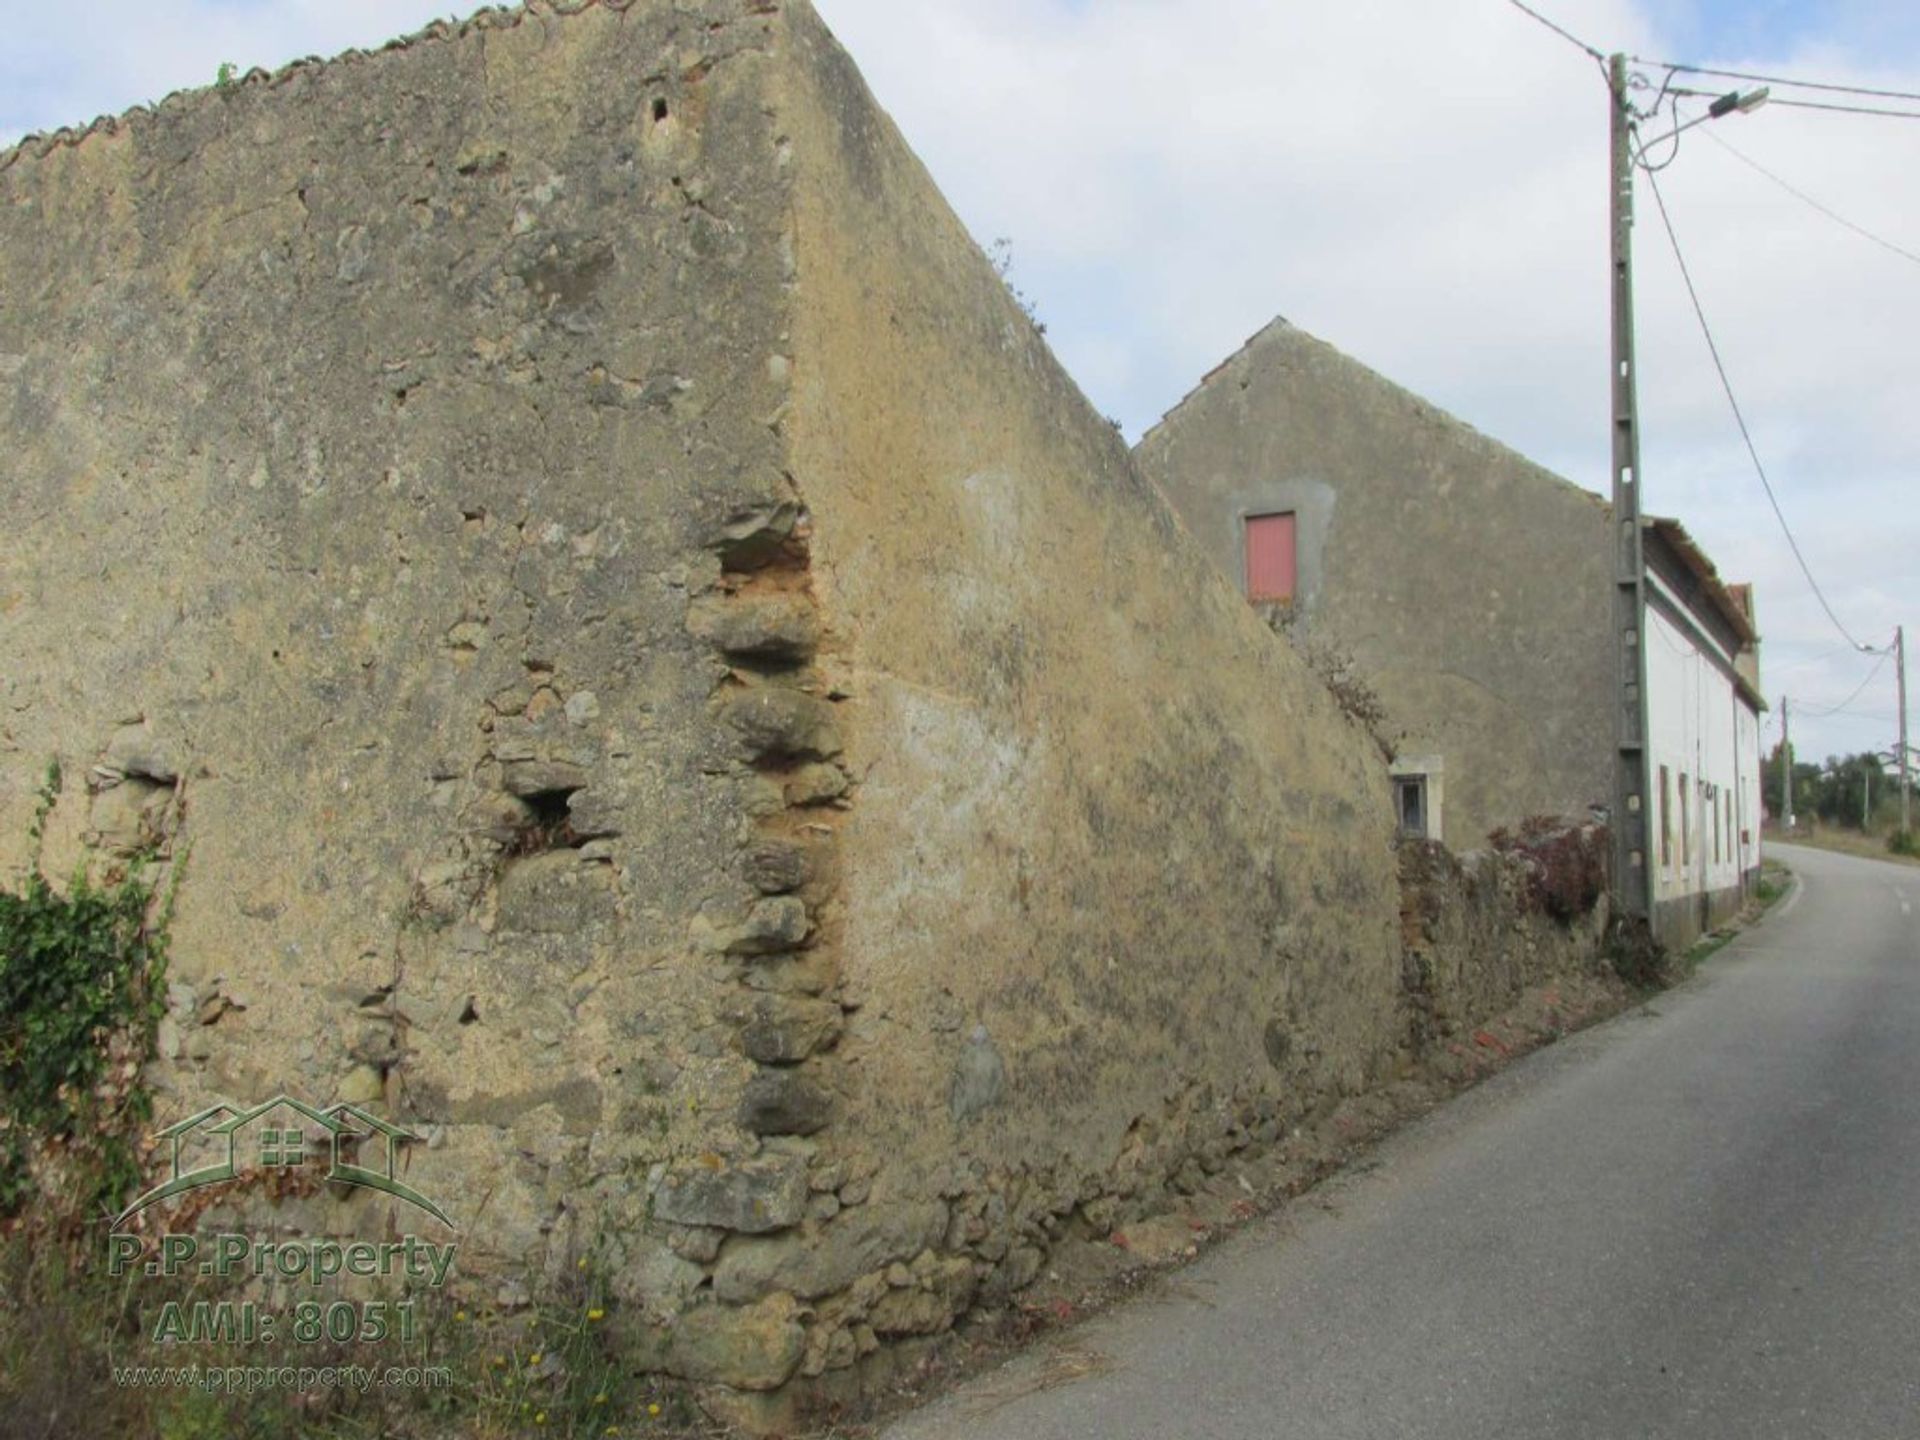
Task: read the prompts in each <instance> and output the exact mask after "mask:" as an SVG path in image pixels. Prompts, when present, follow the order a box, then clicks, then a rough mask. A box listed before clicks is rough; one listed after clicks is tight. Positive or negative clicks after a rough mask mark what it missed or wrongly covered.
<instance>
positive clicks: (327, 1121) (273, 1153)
mask: <svg viewBox="0 0 1920 1440" xmlns="http://www.w3.org/2000/svg"><path fill="white" fill-rule="evenodd" d="M376 1136H377V1137H378V1138H379V1140H384V1141H385V1142H386V1143H385V1145H384V1146H383V1147H381V1148H383V1149H384V1150H385V1152H386V1164H385V1167H384V1168H383V1169H373V1168H371V1167H369V1166H365V1165H361V1164H358V1163H355V1162H357V1161H358V1160H359V1159H360V1158H362V1157H361V1155H360V1153H359V1148H360V1142H362V1141H370V1140H373V1139H374V1137H376ZM154 1138H155V1139H156V1140H165V1141H168V1142H170V1143H171V1145H172V1148H173V1156H172V1167H171V1168H172V1174H171V1176H170V1177H169V1178H168V1179H167V1180H165V1181H163V1182H162V1183H160V1184H158V1185H156V1186H154V1187H153V1188H152V1189H151V1190H149V1191H147V1192H146V1193H145V1194H144V1195H142V1196H140V1197H139V1198H138V1199H136V1200H135V1201H134V1202H133V1203H132V1204H131V1205H129V1206H127V1208H126V1209H125V1210H122V1211H121V1212H120V1213H119V1214H118V1215H116V1216H115V1217H114V1220H113V1226H112V1228H114V1229H118V1228H119V1227H120V1226H122V1225H124V1224H125V1223H126V1222H127V1221H128V1220H130V1219H132V1218H133V1217H134V1216H135V1215H138V1214H139V1213H140V1212H141V1211H142V1210H145V1209H146V1208H147V1207H148V1206H149V1205H155V1204H158V1203H159V1202H160V1201H162V1200H168V1199H171V1198H172V1197H174V1196H175V1195H184V1194H185V1193H186V1192H187V1191H189V1190H199V1189H202V1188H204V1187H205V1186H208V1185H220V1184H224V1183H226V1182H227V1181H230V1180H237V1179H238V1178H239V1177H240V1175H241V1174H242V1172H243V1171H246V1170H249V1169H258V1170H263V1171H282V1172H292V1171H299V1170H309V1171H311V1170H316V1169H318V1168H319V1166H320V1165H321V1164H322V1163H323V1161H324V1164H325V1166H326V1173H325V1175H324V1176H323V1177H322V1178H324V1179H325V1180H327V1181H329V1182H337V1183H339V1184H342V1185H353V1186H357V1187H359V1188H360V1189H363V1190H378V1191H379V1192H380V1193H381V1194H383V1195H391V1196H393V1197H394V1198H395V1199H396V1200H404V1201H406V1202H407V1204H409V1205H413V1206H416V1207H418V1208H419V1209H421V1210H424V1211H426V1212H427V1214H429V1215H431V1216H433V1218H434V1219H436V1220H438V1221H439V1222H440V1223H441V1224H442V1225H445V1226H446V1227H447V1228H448V1229H455V1228H457V1227H456V1226H455V1225H454V1223H453V1221H451V1220H449V1219H448V1218H447V1215H446V1212H445V1211H443V1210H442V1209H441V1208H440V1207H439V1206H438V1205H436V1204H434V1203H433V1201H431V1200H429V1199H428V1198H427V1197H426V1196H424V1195H422V1194H421V1193H420V1192H419V1191H418V1190H415V1189H414V1188H413V1187H412V1186H411V1185H408V1184H407V1183H406V1182H405V1181H403V1180H401V1179H400V1178H399V1177H398V1176H397V1174H396V1173H395V1171H396V1169H397V1164H396V1162H397V1159H398V1153H399V1148H400V1145H401V1143H402V1142H403V1141H410V1140H418V1139H419V1138H420V1137H419V1136H418V1135H415V1134H413V1133H412V1132H411V1131H408V1130H403V1129H401V1128H400V1127H399V1126H398V1125H394V1124H390V1123H389V1122H387V1121H386V1120H383V1119H381V1118H380V1117H379V1116H378V1115H375V1114H373V1113H371V1112H370V1111H367V1110H363V1109H361V1108H360V1107H359V1106H358V1105H348V1104H346V1103H344V1102H343V1103H341V1104H338V1105H330V1106H328V1107H327V1108H326V1109H324V1110H316V1109H315V1108H314V1107H313V1106H311V1105H308V1104H306V1103H305V1102H304V1101H300V1100H296V1099H294V1098H293V1097H292V1096H291V1095H276V1096H274V1097H273V1099H271V1100H268V1101H266V1102H264V1103H262V1104H259V1105H255V1106H254V1107H253V1108H252V1109H250V1110H235V1109H234V1108H233V1107H232V1106H231V1105H211V1106H209V1107H208V1108H206V1109H205V1110H202V1111H201V1112H200V1113H199V1114H197V1115H189V1116H188V1117H187V1118H186V1119H184V1120H182V1121H179V1122H178V1123H177V1124H173V1125H169V1126H168V1127H167V1128H166V1129H164V1130H162V1131H161V1132H160V1133H159V1134H158V1135H156V1136H155V1137H154ZM374 1143H376V1144H377V1143H378V1141H375V1142H374ZM190 1144H198V1145H199V1146H201V1147H202V1148H204V1149H211V1150H212V1152H213V1154H214V1155H215V1156H216V1157H218V1158H216V1159H215V1160H214V1161H213V1163H211V1164H205V1165H201V1166H199V1167H198V1168H196V1169H184V1168H182V1167H183V1154H184V1152H185V1150H186V1147H187V1146H188V1145H190ZM349 1157H351V1158H349Z"/></svg>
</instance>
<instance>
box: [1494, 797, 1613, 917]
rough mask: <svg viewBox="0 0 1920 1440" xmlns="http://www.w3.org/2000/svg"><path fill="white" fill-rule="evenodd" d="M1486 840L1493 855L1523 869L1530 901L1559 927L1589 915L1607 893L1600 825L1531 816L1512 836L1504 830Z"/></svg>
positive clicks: (1603, 835) (1604, 842) (1603, 831)
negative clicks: (1519, 863) (1515, 860)
mask: <svg viewBox="0 0 1920 1440" xmlns="http://www.w3.org/2000/svg"><path fill="white" fill-rule="evenodd" d="M1487 839H1488V841H1489V842H1490V843H1491V844H1492V845H1493V848H1494V849H1495V850H1498V851H1500V852H1501V853H1502V854H1503V855H1508V856H1512V857H1515V858H1518V859H1520V860H1522V861H1523V862H1524V863H1525V864H1526V867H1527V889H1528V897H1529V899H1530V900H1531V901H1532V903H1533V905H1534V907H1535V908H1536V909H1538V910H1540V911H1541V912H1543V913H1545V914H1547V915H1550V916H1552V917H1553V918H1554V919H1555V920H1558V921H1559V922H1560V923H1561V924H1563V925H1570V924H1572V923H1573V922H1574V921H1575V920H1578V919H1579V918H1580V917H1581V916H1583V915H1586V914H1589V913H1591V912H1592V910H1593V907H1594V906H1595V905H1597V904H1599V903H1600V897H1601V896H1602V895H1604V894H1606V893H1607V831H1606V829H1605V828H1604V827H1602V826H1599V825H1576V824H1570V823H1568V822H1566V821H1563V820H1557V819H1555V818H1554V817H1552V816H1550V815H1533V816H1529V817H1528V818H1527V819H1525V820H1523V821H1521V822H1520V828H1519V830H1518V831H1517V832H1516V831H1510V830H1507V829H1505V828H1504V827H1503V828H1501V829H1499V830H1496V831H1494V832H1493V833H1492V834H1491V835H1489V836H1488V837H1487Z"/></svg>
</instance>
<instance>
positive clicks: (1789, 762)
mask: <svg viewBox="0 0 1920 1440" xmlns="http://www.w3.org/2000/svg"><path fill="white" fill-rule="evenodd" d="M1792 734H1793V732H1792V731H1790V730H1789V729H1788V728H1787V697H1786V696H1784V695H1782V696H1781V697H1780V823H1781V825H1783V826H1784V827H1786V828H1787V829H1789V830H1791V829H1793V738H1792Z"/></svg>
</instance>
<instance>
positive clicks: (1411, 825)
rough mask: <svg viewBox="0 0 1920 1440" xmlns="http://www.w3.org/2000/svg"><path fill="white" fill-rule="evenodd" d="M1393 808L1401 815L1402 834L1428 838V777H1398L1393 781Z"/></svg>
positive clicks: (1422, 838)
mask: <svg viewBox="0 0 1920 1440" xmlns="http://www.w3.org/2000/svg"><path fill="white" fill-rule="evenodd" d="M1393 807H1394V809H1395V810H1397V811H1398V812H1399V815H1400V833H1401V834H1402V835H1411V836H1414V837H1415V838H1417V839H1421V840H1424V839H1426V838H1427V777H1426V776H1424V775H1396V776H1395V777H1394V780H1393Z"/></svg>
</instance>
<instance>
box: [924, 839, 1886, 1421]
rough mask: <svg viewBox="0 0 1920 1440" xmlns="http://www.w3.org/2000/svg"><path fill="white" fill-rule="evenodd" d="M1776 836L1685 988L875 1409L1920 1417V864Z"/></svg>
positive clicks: (1066, 1415)
mask: <svg viewBox="0 0 1920 1440" xmlns="http://www.w3.org/2000/svg"><path fill="white" fill-rule="evenodd" d="M1780 852H1781V853H1782V854H1783V856H1784V858H1785V859H1786V860H1787V862H1788V863H1789V864H1790V865H1791V866H1792V867H1793V868H1794V870H1795V871H1796V873H1797V875H1798V876H1799V879H1800V883H1799V885H1798V886H1797V888H1796V889H1795V891H1794V892H1793V893H1792V894H1790V895H1789V896H1788V897H1787V898H1786V899H1785V900H1783V901H1782V902H1781V903H1780V905H1779V906H1777V907H1776V908H1775V910H1774V911H1773V913H1772V914H1771V915H1770V916H1769V917H1768V918H1767V920H1766V921H1765V922H1764V923H1763V924H1761V925H1759V926H1758V927H1756V928H1755V929H1753V930H1751V931H1749V932H1748V933H1747V934H1745V935H1743V936H1742V937H1741V938H1740V939H1738V940H1736V941H1735V942H1734V943H1733V944H1732V945H1730V946H1728V947H1727V948H1726V949H1725V950H1723V951H1721V952H1720V954H1718V955H1716V956H1715V957H1714V958H1713V959H1712V960H1710V961H1709V962H1708V963H1707V964H1706V965H1704V966H1703V967H1702V969H1701V971H1700V973H1699V975H1698V976H1697V977H1696V978H1695V979H1693V980H1691V981H1689V982H1688V983H1687V984H1686V985H1685V986H1683V987H1681V988H1680V989H1679V990H1676V991H1674V992H1672V993H1670V994H1668V995H1665V996H1662V997H1660V998H1659V999H1658V1000H1656V1001H1655V1002H1654V1003H1653V1004H1652V1005H1650V1006H1648V1007H1644V1008H1643V1009H1641V1010H1637V1011H1635V1012H1632V1013H1630V1014H1628V1015H1626V1016H1623V1017H1621V1018H1620V1019H1618V1020H1615V1021H1613V1022H1611V1023H1609V1024H1607V1025H1603V1026H1600V1027H1597V1028H1595V1029H1593V1030H1590V1031H1587V1032H1585V1033H1584V1034H1581V1035H1578V1036H1575V1037H1573V1038H1571V1039H1569V1040H1567V1041H1564V1042H1563V1043H1561V1044H1559V1045H1556V1046H1553V1047H1551V1048H1549V1049H1547V1050H1544V1051H1541V1052H1539V1053H1538V1054H1536V1055H1534V1056H1532V1057H1530V1058H1529V1059H1527V1060H1525V1061H1523V1062H1521V1063H1520V1064H1518V1065H1515V1066H1514V1067H1513V1068H1512V1069H1510V1070H1508V1071H1507V1072H1506V1073H1505V1074H1503V1075H1501V1076H1499V1077H1497V1078H1496V1079H1494V1080H1492V1081H1489V1082H1488V1083H1487V1084H1485V1085H1482V1086H1480V1087H1479V1088H1478V1089H1476V1090H1474V1091H1472V1092H1470V1093H1469V1094H1467V1095H1466V1096H1464V1097H1462V1098H1461V1099H1459V1100H1457V1101H1455V1102H1453V1103H1452V1104H1450V1105H1448V1106H1445V1107H1443V1108H1442V1109H1441V1110H1439V1111H1437V1112H1435V1113H1434V1114H1433V1115H1432V1116H1430V1117H1428V1118H1427V1119H1425V1120H1423V1121H1421V1122H1420V1123H1419V1124H1417V1125H1415V1126H1413V1127H1411V1128H1409V1129H1408V1130H1406V1131H1404V1132H1402V1133H1401V1134H1400V1135H1399V1136H1397V1137H1395V1138H1394V1139H1393V1140H1391V1141H1389V1142H1388V1143H1387V1144H1386V1145H1384V1146H1383V1147H1381V1149H1380V1150H1379V1151H1378V1152H1377V1155H1376V1158H1377V1159H1378V1160H1379V1161H1380V1162H1381V1163H1380V1164H1379V1166H1378V1168H1377V1169H1374V1170H1372V1171H1370V1172H1369V1173H1366V1174H1361V1175H1355V1176H1353V1177H1351V1178H1346V1179H1341V1180H1337V1181H1335V1182H1332V1183H1331V1184H1330V1185H1327V1186H1323V1187H1322V1188H1321V1189H1320V1190H1319V1191H1317V1192H1315V1194H1316V1197H1317V1198H1319V1199H1321V1200H1322V1201H1324V1202H1326V1204H1327V1206H1330V1207H1331V1208H1323V1207H1321V1206H1314V1205H1307V1204H1296V1205H1295V1206H1293V1207H1291V1209H1290V1210H1289V1211H1288V1212H1287V1213H1285V1214H1283V1215H1281V1216H1277V1217H1275V1218H1274V1219H1272V1220H1269V1221H1266V1222H1263V1223H1262V1224H1259V1225H1256V1226H1254V1227H1252V1228H1250V1229H1249V1230H1247V1231H1245V1232H1244V1233H1242V1234H1241V1235H1240V1236H1238V1237H1236V1238H1234V1239H1233V1240H1231V1241H1229V1242H1228V1243H1226V1244H1224V1245H1222V1246H1220V1247H1219V1248H1218V1249H1216V1250H1214V1251H1213V1252H1211V1253H1210V1254H1209V1255H1207V1256H1206V1257H1205V1258H1204V1259H1202V1260H1201V1261H1200V1262H1198V1263H1197V1264H1196V1265H1194V1266H1192V1267H1190V1268H1189V1269H1188V1270H1186V1271H1184V1272H1182V1274H1181V1275H1180V1277H1179V1283H1178V1284H1177V1285H1173V1286H1169V1287H1168V1288H1167V1291H1166V1292H1165V1293H1164V1294H1162V1295H1160V1296H1158V1297H1156V1298H1153V1299H1150V1300H1147V1301H1144V1302H1141V1303H1138V1304H1135V1305H1132V1306H1129V1307H1126V1308H1124V1309H1122V1310H1119V1311H1116V1312H1113V1313H1111V1314H1109V1315H1107V1316H1105V1317H1103V1318H1101V1319H1099V1320H1097V1321H1095V1322H1093V1323H1091V1324H1088V1325H1086V1326H1083V1327H1080V1328H1079V1329H1076V1330H1074V1331H1072V1332H1071V1333H1069V1334H1066V1335H1063V1336H1060V1337H1057V1338H1056V1339H1054V1340H1053V1341H1052V1342H1050V1343H1049V1344H1047V1345H1042V1346H1040V1347H1037V1348H1036V1349H1035V1350H1034V1351H1031V1352H1029V1353H1028V1354H1026V1355H1023V1356H1021V1357H1020V1358H1018V1359H1016V1360H1015V1361H1013V1362H1012V1363H1011V1364H1010V1365H1009V1366H1008V1367H1006V1368H1004V1369H1002V1370H1000V1371H997V1372H995V1373H994V1374H991V1375H987V1376H984V1377H982V1378H981V1379H979V1380H978V1381H976V1382H974V1383H973V1384H971V1385H969V1386H967V1387H964V1388H962V1389H960V1390H958V1391H956V1392H955V1393H954V1394H952V1395H950V1396H948V1397H946V1398H945V1399H943V1400H940V1401H938V1402H936V1403H934V1404H933V1405H930V1406H928V1407H927V1408H926V1409H924V1410H921V1411H919V1412H917V1413H916V1414H914V1415H912V1416H909V1417H907V1418H906V1419H905V1420H903V1421H901V1422H899V1423H897V1424H896V1425H895V1426H894V1427H893V1428H891V1429H889V1430H888V1431H887V1432H886V1435H887V1437H888V1440H960V1437H966V1440H998V1437H1005V1440H1068V1437H1076V1440H1078V1437H1084V1440H1095V1437H1098V1440H1125V1437H1142V1440H1145V1437H1153V1440H1181V1437H1205V1440H1238V1437H1247V1440H1256V1437H1257V1440H1287V1437H1310V1440H1348V1437H1351V1440H1390V1437H1401V1436H1405V1437H1419V1440H1451V1437H1474V1440H1486V1437H1494V1436H1500V1437H1509V1436H1510V1437H1523V1440H1556V1437H1581V1440H1586V1437H1593V1440H1599V1437H1607V1440H1627V1437H1632V1440H1652V1437H1674V1440H1681V1437H1685V1440H1710V1437H1723V1436H1724V1437H1728V1440H1736V1437H1737V1440H1762V1437H1776V1436H1777V1437H1791V1440H1812V1437H1832V1440H1873V1437H1881V1436H1886V1437H1895V1436H1898V1437H1914V1436H1920V917H1916V915H1915V913H1914V911H1915V909H1916V907H1920V868H1916V867H1910V866H1898V865H1894V864H1890V863H1885V862H1880V861H1872V860H1859V859H1854V858H1851V857H1848V856H1841V855H1835V854H1830V853H1826V852H1823V851H1817V850H1808V849H1801V848H1791V847H1780ZM1075 1375H1079V1376H1083V1377H1084V1378H1079V1379H1072V1378H1070V1377H1072V1376H1075ZM1063 1377H1069V1378H1064V1379H1063Z"/></svg>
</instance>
